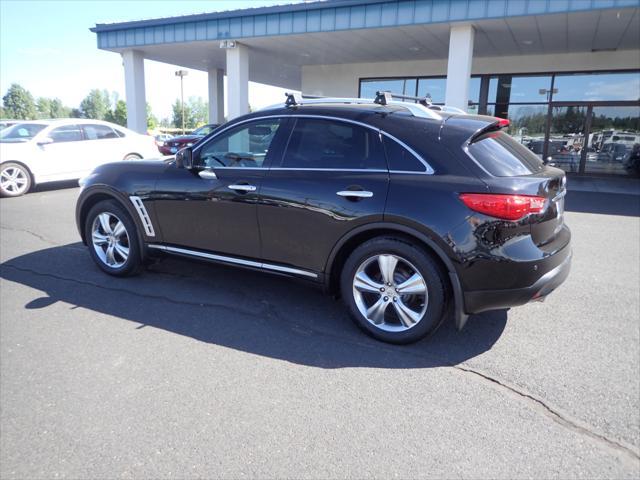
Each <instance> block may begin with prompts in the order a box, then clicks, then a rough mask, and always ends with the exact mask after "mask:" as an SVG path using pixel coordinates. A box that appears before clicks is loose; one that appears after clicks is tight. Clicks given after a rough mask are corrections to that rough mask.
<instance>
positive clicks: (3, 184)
mask: <svg viewBox="0 0 640 480" xmlns="http://www.w3.org/2000/svg"><path fill="white" fill-rule="evenodd" d="M27 175H28V173H27V172H25V171H24V170H23V169H21V168H20V167H15V166H8V167H6V168H4V169H2V171H1V172H0V188H1V189H2V191H3V192H5V193H6V194H7V195H12V196H13V195H22V194H23V193H25V191H26V190H27V187H28V186H29V179H28V178H27Z"/></svg>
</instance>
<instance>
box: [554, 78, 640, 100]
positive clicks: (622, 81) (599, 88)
mask: <svg viewBox="0 0 640 480" xmlns="http://www.w3.org/2000/svg"><path fill="white" fill-rule="evenodd" d="M553 100H554V101H555V102H562V101H587V102H590V101H607V100H614V101H615V100H618V101H620V100H630V101H638V100H640V72H630V73H624V72H623V73H598V74H577V75H564V74H563V75H560V74H558V75H556V79H555V82H554V94H553Z"/></svg>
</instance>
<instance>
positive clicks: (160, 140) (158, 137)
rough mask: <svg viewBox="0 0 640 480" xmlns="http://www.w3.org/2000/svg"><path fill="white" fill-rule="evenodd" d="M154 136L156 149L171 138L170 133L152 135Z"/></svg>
mask: <svg viewBox="0 0 640 480" xmlns="http://www.w3.org/2000/svg"><path fill="white" fill-rule="evenodd" d="M154 138H155V139H156V145H157V146H158V150H160V147H162V146H164V144H165V143H166V142H168V141H169V140H171V139H172V138H173V135H170V134H168V133H159V134H158V135H154Z"/></svg>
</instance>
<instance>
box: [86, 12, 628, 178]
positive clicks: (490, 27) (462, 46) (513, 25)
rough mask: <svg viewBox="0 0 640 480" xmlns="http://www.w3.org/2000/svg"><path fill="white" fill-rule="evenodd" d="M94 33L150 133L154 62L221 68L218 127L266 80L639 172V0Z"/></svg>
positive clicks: (216, 92)
mask: <svg viewBox="0 0 640 480" xmlns="http://www.w3.org/2000/svg"><path fill="white" fill-rule="evenodd" d="M92 31H93V32H95V33H96V34H97V43H98V48H100V49H102V50H108V51H112V52H116V53H120V54H121V55H122V58H123V64H124V74H125V85H126V99H127V109H128V122H129V127H130V128H132V129H134V130H137V131H145V130H146V107H145V105H146V100H145V78H144V59H149V60H154V61H159V62H165V63H169V64H173V65H179V66H182V67H187V68H191V69H196V70H202V71H206V72H208V79H209V118H210V121H211V122H213V123H221V122H222V121H223V118H224V112H223V108H224V101H223V99H224V95H225V93H226V95H227V102H228V112H227V116H228V118H229V119H231V118H234V117H236V116H238V115H242V114H244V113H247V111H248V108H249V100H248V89H249V85H248V82H249V81H254V82H260V83H265V84H269V85H274V86H278V87H283V88H287V89H292V90H298V91H302V92H303V93H304V94H309V95H321V96H331V97H366V98H373V97H374V96H375V93H376V91H379V90H388V91H392V92H394V93H399V94H405V95H411V96H419V97H429V98H430V99H431V101H432V102H433V103H434V104H436V105H438V104H440V105H442V104H446V105H449V106H452V107H457V108H460V109H463V110H465V111H468V112H469V113H479V114H488V115H494V116H498V117H503V118H508V119H509V120H510V122H511V125H510V127H509V128H510V133H511V134H512V135H513V136H514V137H516V138H517V139H519V140H520V141H522V142H523V143H525V144H526V145H527V146H528V147H529V148H530V149H531V150H533V151H534V152H535V153H537V154H539V155H540V156H544V157H545V158H549V157H551V159H552V161H553V163H554V164H556V165H557V166H559V167H561V168H563V169H565V170H566V171H567V172H572V173H577V174H606V175H627V174H628V172H629V170H628V169H627V168H626V165H628V163H629V159H630V158H631V157H632V156H633V155H634V154H635V150H634V148H635V149H636V150H637V149H638V148H640V146H639V147H634V145H636V144H640V1H639V0H400V1H390V0H369V1H363V0H326V1H318V2H306V3H297V4H291V5H282V6H274V7H264V8H252V9H245V10H235V11H226V12H214V13H204V14H198V15H187V16H181V17H172V18H161V19H152V20H142V21H134V22H125V23H114V24H98V25H96V26H95V27H94V28H92ZM224 75H226V76H227V90H228V91H227V92H224V83H223V76H224ZM283 100H284V99H283Z"/></svg>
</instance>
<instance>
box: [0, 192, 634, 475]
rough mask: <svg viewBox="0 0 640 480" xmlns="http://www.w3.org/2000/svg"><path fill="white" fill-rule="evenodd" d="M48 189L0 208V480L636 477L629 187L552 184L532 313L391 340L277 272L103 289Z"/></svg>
mask: <svg viewBox="0 0 640 480" xmlns="http://www.w3.org/2000/svg"><path fill="white" fill-rule="evenodd" d="M58 187H60V186H58ZM63 187H65V188H55V189H48V190H44V191H40V192H36V193H32V194H29V195H26V196H24V197H20V198H15V199H3V200H1V201H0V215H1V217H0V226H1V233H0V235H1V247H0V248H1V251H0V256H1V258H0V261H1V266H0V295H1V297H0V298H1V318H0V404H1V407H2V408H1V409H0V477H1V478H7V479H9V478H53V477H71V478H87V477H96V478H106V477H110V478H113V477H118V478H131V477H144V478H173V477H180V478H185V477H209V478H212V477H225V478H245V477H247V478H256V477H259V478H276V477H277V478H345V477H349V478H364V477H367V478H369V477H376V478H395V477H397V478H424V477H430V478H432V477H447V478H452V477H465V478H524V477H538V478H540V477H544V478H550V477H555V478H638V476H639V475H640V326H639V318H640V292H639V289H640V196H635V195H622V194H608V193H595V192H583V191H571V192H570V193H569V194H568V196H567V212H566V222H567V223H568V224H569V226H570V227H571V228H572V231H573V235H574V237H573V238H574V243H573V245H574V263H573V270H572V273H571V276H570V277H569V279H568V281H567V282H566V283H565V284H564V285H563V286H562V287H561V288H560V289H559V290H558V291H556V292H555V293H554V294H553V295H552V296H550V297H549V299H548V300H547V301H546V302H545V303H534V304H529V305H526V306H523V307H520V308H515V309H511V310H509V311H496V312H490V313H486V314H482V315H478V316H474V317H472V318H471V319H470V321H469V322H468V324H467V326H466V328H465V329H464V330H463V331H462V332H456V331H455V329H454V328H453V326H452V325H451V324H446V325H445V326H443V328H441V329H440V330H439V331H438V332H437V333H436V334H435V335H434V336H433V337H431V338H429V339H426V340H424V341H422V342H419V343H417V344H414V345H410V346H403V347H398V346H391V345H386V344H382V343H379V342H376V341H374V340H372V339H370V338H368V337H366V336H365V335H364V334H362V333H361V332H360V331H359V330H358V329H357V328H356V327H355V326H354V324H353V323H352V322H351V321H350V320H349V318H348V316H347V314H346V311H345V310H344V309H343V307H342V305H341V304H340V302H337V301H335V300H333V299H332V298H329V297H326V296H324V295H323V294H322V293H321V292H319V291H316V290H314V289H312V288H309V287H308V286H306V285H304V284H302V283H299V282H296V281H292V280H289V279H286V278H281V277H274V276H267V275H265V274H261V273H256V272H251V271H245V270H239V269H232V268H228V267H224V266H218V265H208V264H198V263H193V262H190V261H187V260H182V259H175V258H167V259H163V260H162V261H159V262H158V263H155V264H153V265H151V266H150V267H148V269H147V270H146V271H145V272H143V273H142V274H141V275H140V276H138V277H134V278H127V279H117V278H111V277H108V276H106V275H104V274H102V273H101V272H100V271H99V270H98V269H97V267H96V266H95V265H94V264H93V262H92V261H91V259H90V258H89V255H88V253H87V251H86V248H85V247H84V246H83V245H82V244H81V243H79V236H78V233H77V230H76V227H75V223H74V206H75V199H76V197H77V195H78V189H77V188H70V186H69V185H66V186H63Z"/></svg>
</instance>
